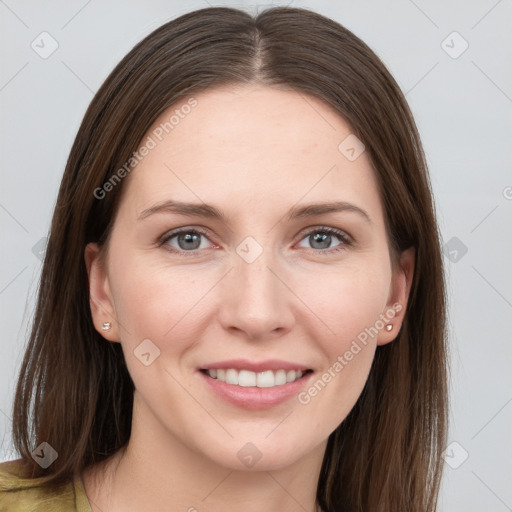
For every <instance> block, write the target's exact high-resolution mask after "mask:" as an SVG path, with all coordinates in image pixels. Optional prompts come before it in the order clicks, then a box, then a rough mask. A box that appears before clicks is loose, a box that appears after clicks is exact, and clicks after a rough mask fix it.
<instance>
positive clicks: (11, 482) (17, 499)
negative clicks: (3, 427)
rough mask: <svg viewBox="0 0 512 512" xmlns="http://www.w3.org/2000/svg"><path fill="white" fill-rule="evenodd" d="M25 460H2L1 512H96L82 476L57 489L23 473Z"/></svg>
mask: <svg viewBox="0 0 512 512" xmlns="http://www.w3.org/2000/svg"><path fill="white" fill-rule="evenodd" d="M20 462H21V459H18V460H13V461H9V462H2V463H0V512H92V509H91V505H90V503H89V500H88V499H87V495H86V494H85V489H84V486H83V483H82V479H81V478H80V476H77V477H75V479H74V480H73V481H72V482H70V483H69V484H67V485H65V486H64V487H62V489H61V490H59V491H57V492H50V491H48V490H46V489H44V488H43V487H41V486H38V485H37V480H32V479H29V478H23V477H21V476H20V470H21V464H20Z"/></svg>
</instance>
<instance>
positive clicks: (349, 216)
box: [0, 7, 447, 512]
mask: <svg viewBox="0 0 512 512" xmlns="http://www.w3.org/2000/svg"><path fill="white" fill-rule="evenodd" d="M445 338H446V336H445V288H444V283H443V271H442V260H441V255H440V244H439V234H438V229H437V225H436V220H435V213H434V207H433V200H432V194H431V189H430V184H429V178H428V173H427V168H426V163H425V158H424V154H423V151H422V147H421V142H420V139H419V135H418V132H417V129H416V126H415V123H414V120H413V117H412V115H411V113H410V110H409V108H408V106H407V102H406V100H405V98H404V96H403V94H402V93H401V91H400V89H399V87H398V86H397V84H396V82H395V81H394V79H393V78H392V77H391V75H390V73H389V72H388V71H387V70H386V68H385V67H384V65H383V64H382V62H381V61H380V60H379V58H378V57H377V56H376V55H375V54H374V53H373V52H372V51H371V50H370V49H369V48H368V46H366V45H365V44H364V43H363V42H362V41H361V40H360V39H358V38H357V37H356V36H355V35H354V34H352V33H351V32H350V31H348V30H347V29H345V28H343V27H342V26H340V25H339V24H337V23H335V22H334V21H332V20H330V19H328V18H325V17H323V16H320V15H319V14H316V13H314V12H312V11H309V10H305V9H294V8H285V7H278V8H272V9H269V10H266V11H264V12H262V13H261V14H259V15H258V16H256V17H254V18H253V17H251V16H250V15H249V14H247V13H245V12H243V11H240V10H236V9H231V8H207V9H202V10H199V11H195V12H191V13H189V14H186V15H184V16H181V17H179V18H177V19H176V20H174V21H171V22H169V23H167V24H165V25H163V26H162V27H160V28H158V29H157V30H155V31H154V32H153V33H152V34H150V35H149V36H148V37H146V38H145V39H144V40H143V41H142V42H141V43H139V44H138V45H137V46H136V47H135V48H134V49H133V50H132V51H131V52H130V53H129V54H128V55H127V56H126V57H125V58H124V59H123V60H122V61H121V63H120V64H119V65H118V66H117V67H116V68H115V69H114V71H113V72H112V73H111V74H110V76H109V77H108V78H107V80H106V81H105V83H104V84H103V86H102V87H101V88H100V90H99V91H98V93H97V94H96V96H95V98H94V99H93V101H92V103H91V105H90V107H89V109H88V110H87V112H86V114H85V117H84V120H83V123H82V125H81V127H80V129H79V132H78V134H77V137H76V140H75V142H74V145H73V147H72V150H71V154H70V157H69V160H68V163H67V166H66V170H65V173H64V177H63V180H62V184H61V188H60V191H59V196H58V201H57V205H56V208H55V214H54V217H53V221H52V226H51V233H50V237H49V242H48V248H47V252H46V257H45V261H44V266H43V270H42V276H41V286H40V291H39V299H38V304H37V310H36V314H35V319H34V325H33V330H32V334H31V337H30V342H29V346H28V348H27V352H26V354H25V358H24V361H23V365H22V368H21V374H20V377H19V381H18V386H17V390H16V397H15V404H14V414H13V437H14V443H15V446H16V449H17V450H18V452H19V454H20V455H21V458H20V459H19V460H17V461H11V462H6V463H3V464H2V465H1V467H2V469H1V479H0V486H1V487H0V489H2V492H0V508H1V509H2V510H8V511H11V510H27V509H28V508H29V506H32V507H37V506H39V507H40V509H41V510H55V511H57V510H58V511H60V510H79V511H85V510H87V511H94V512H97V511H107V510H108V511H118V510H123V511H124V510H152V511H153V510H154V511H158V510H166V511H168V510H189V511H193V510H198V511H202V510H208V511H220V510H223V511H224V510H235V509H237V510H239V509H243V510H245V511H257V510H258V511H259V510H271V511H277V510H279V511H295V510H308V511H317V510H323V511H326V512H327V511H329V512H330V511H371V512H375V511H387V512H391V511H393V512H396V511H406V510H407V511H415V512H431V511H434V510H435V509H436V502H437V496H438V491H439V484H440V477H441V468H442V464H441V452H442V449H443V447H444V443H445V436H446V423H447V412H446V411H447V392H446V348H445Z"/></svg>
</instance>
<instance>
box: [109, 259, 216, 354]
mask: <svg viewBox="0 0 512 512" xmlns="http://www.w3.org/2000/svg"><path fill="white" fill-rule="evenodd" d="M192 276H193V277H192ZM200 277H206V276H205V273H204V272H203V273H201V272H194V271H193V270H192V267H190V266H187V265H183V266H181V267H174V268H173V267H171V266H165V265H162V264H161V263H157V264H155V263H153V262H151V260H150V259H149V258H146V259H144V258H143V257H142V256H141V257H138V258H137V257H134V258H133V259H132V260H131V261H128V260H126V261H125V265H124V268H119V269H117V271H114V272H113V275H112V280H111V281H112V283H113V286H112V293H113V295H114V297H115V307H116V313H117V316H118V320H119V322H120V323H121V324H122V328H121V337H122V338H123V342H128V343H129V344H130V345H131V344H133V343H140V341H141V340H140V339H141V338H142V339H143V338H149V339H151V340H154V342H155V343H156V344H157V345H158V346H162V343H163V340H164V339H166V338H167V339H169V338H172V340H173V343H172V347H176V348H179V345H180V343H179V342H180V339H181V338H182V336H181V335H178V333H180V329H182V330H183V329H184V328H185V326H186V327H187V328H188V329H190V327H191V325H193V323H194V322H193V319H194V318H197V311H198V309H199V308H197V309H196V306H198V305H199V303H200V301H201V298H202V297H203V296H204V295H205V294H206V292H207V291H208V289H209V288H210V287H211V285H212V284H213V282H212V284H208V282H209V281H208V279H205V280H202V279H200ZM188 333H189V336H190V330H189V331H188ZM181 334H183V331H181Z"/></svg>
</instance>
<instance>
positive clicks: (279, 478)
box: [83, 414, 326, 512]
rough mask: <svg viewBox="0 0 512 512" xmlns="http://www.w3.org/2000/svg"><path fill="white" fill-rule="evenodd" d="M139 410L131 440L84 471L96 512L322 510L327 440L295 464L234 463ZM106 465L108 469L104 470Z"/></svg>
mask: <svg viewBox="0 0 512 512" xmlns="http://www.w3.org/2000/svg"><path fill="white" fill-rule="evenodd" d="M136 417H139V418H140V415H135V414H134V421H133V424H132V433H131V437H130V440H129V442H128V445H127V446H126V447H125V448H124V449H122V450H120V451H118V452H117V453H116V454H115V455H114V456H113V457H111V458H110V459H109V460H107V461H106V462H105V463H104V464H103V465H101V466H100V465H98V467H97V468H96V469H95V468H94V467H93V468H90V469H88V470H86V471H84V475H83V481H84V486H85V490H86V493H87V496H88V498H89V501H90V503H91V508H92V509H93V512H99V511H107V510H108V511H109V512H117V511H121V510H122V511H125V510H133V511H138V510H152V511H155V512H160V511H162V512H164V511H165V512H168V510H169V507H170V506H172V510H180V511H187V512H201V511H203V510H208V512H221V511H222V512H226V511H235V510H244V512H260V511H261V510H266V511H268V512H296V511H297V510H303V511H307V512H318V511H320V508H318V507H317V504H316V490H317V485H318V478H319V475H320V469H321V464H322V460H323V455H324V453H325V447H326V442H325V443H322V444H321V445H319V446H318V447H317V448H315V449H314V450H313V451H312V452H310V453H308V454H307V455H305V456H304V457H302V458H301V459H299V460H297V461H295V462H293V463H292V464H291V465H288V466H286V467H280V468H273V469H265V470H259V471H258V470H255V468H252V469H250V470H245V471H244V470H239V469H233V468H231V467H230V465H229V460H227V464H226V465H225V466H224V465H220V464H219V463H218V462H216V461H213V460H212V459H210V458H208V457H206V456H205V455H204V454H203V453H201V452H199V451H197V450H194V449H191V448H189V447H187V446H185V445H184V444H183V442H181V441H180V440H179V439H177V438H176V437H175V436H174V435H173V434H171V433H170V432H169V430H167V429H164V428H163V426H162V425H161V424H160V423H159V422H155V423H151V424H150V425H148V424H147V422H145V423H144V424H142V422H140V423H139V422H138V421H137V420H136V419H135V418H136ZM102 470H103V471H102Z"/></svg>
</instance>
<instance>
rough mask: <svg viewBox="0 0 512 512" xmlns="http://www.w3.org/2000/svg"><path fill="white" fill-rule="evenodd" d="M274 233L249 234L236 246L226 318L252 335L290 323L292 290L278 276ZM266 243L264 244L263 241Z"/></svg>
mask: <svg viewBox="0 0 512 512" xmlns="http://www.w3.org/2000/svg"><path fill="white" fill-rule="evenodd" d="M271 239H272V237H270V236H268V237H265V241H263V237H261V238H260V240H262V241H261V242H260V241H257V240H256V239H255V238H253V237H247V238H246V239H244V240H243V241H242V242H241V243H240V244H239V245H238V246H237V247H236V255H235V262H234V268H233V271H232V272H230V277H229V278H228V279H229V284H228V286H227V288H226V292H227V294H228V297H226V298H225V299H226V300H225V301H224V306H223V309H224V312H223V317H224V321H226V322H227V323H228V324H230V325H231V326H232V327H237V328H239V329H241V330H243V331H245V332H246V333H247V334H248V335H250V336H251V337H253V336H254V337H255V336H260V335H264V334H265V333H270V332H271V331H274V330H276V329H278V328H283V327H289V322H290V321H291V319H292V315H291V311H290V309H289V307H288V306H289V299H290V297H289V292H288V291H287V290H286V287H285V286H284V285H283V283H282V282H281V281H280V279H279V278H278V277H277V276H276V274H278V272H279V271H278V270H276V269H278V267H279V265H278V262H277V260H276V258H275V251H273V249H272V247H270V245H269V244H270V243H271ZM264 243H265V245H264Z"/></svg>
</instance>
